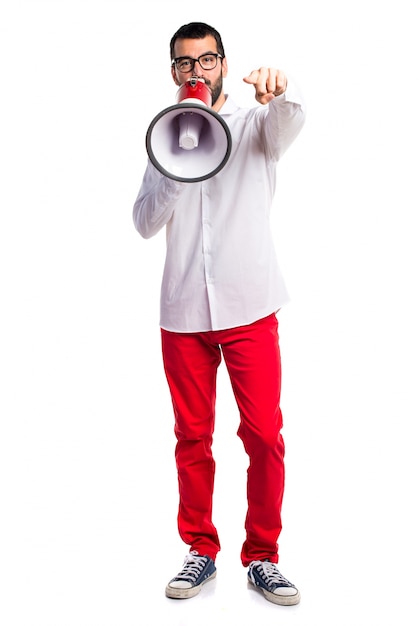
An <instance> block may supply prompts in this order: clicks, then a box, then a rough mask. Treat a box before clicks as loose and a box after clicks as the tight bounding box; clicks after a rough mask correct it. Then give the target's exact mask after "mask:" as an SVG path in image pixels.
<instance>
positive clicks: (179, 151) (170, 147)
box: [145, 77, 231, 183]
mask: <svg viewBox="0 0 418 626" xmlns="http://www.w3.org/2000/svg"><path fill="white" fill-rule="evenodd" d="M211 102H212V94H211V91H210V89H209V87H208V86H207V85H206V84H205V81H204V80H203V79H202V78H197V77H192V78H190V79H189V80H188V81H187V82H185V83H184V84H183V85H182V86H181V87H180V89H179V90H178V92H177V96H176V104H175V105H173V106H170V107H168V108H166V109H164V110H163V111H161V112H160V113H159V114H158V115H156V117H155V118H154V119H153V120H152V122H151V124H150V125H149V127H148V131H147V134H146V140H145V143H146V148H147V152H148V156H149V158H150V160H151V162H152V163H153V164H154V165H155V167H156V168H157V169H158V170H159V171H160V172H161V173H162V174H164V175H165V176H168V177H169V178H171V179H173V180H178V181H182V182H188V183H194V182H199V181H202V180H206V179H207V178H211V177H212V176H214V175H215V174H217V173H218V172H219V171H220V170H221V169H222V168H223V167H224V166H225V165H226V163H227V161H228V159H229V157H230V154H231V133H230V131H229V128H228V126H227V124H226V122H225V121H224V120H223V119H222V117H221V116H220V115H218V113H216V112H215V111H214V110H213V109H212V108H211Z"/></svg>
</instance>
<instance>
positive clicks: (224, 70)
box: [222, 57, 228, 78]
mask: <svg viewBox="0 0 418 626" xmlns="http://www.w3.org/2000/svg"><path fill="white" fill-rule="evenodd" d="M227 75H228V61H227V60H226V57H225V58H224V59H222V77H223V78H226V76H227Z"/></svg>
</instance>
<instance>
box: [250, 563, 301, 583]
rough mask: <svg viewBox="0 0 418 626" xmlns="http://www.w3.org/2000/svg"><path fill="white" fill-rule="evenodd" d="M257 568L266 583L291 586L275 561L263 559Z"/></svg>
mask: <svg viewBox="0 0 418 626" xmlns="http://www.w3.org/2000/svg"><path fill="white" fill-rule="evenodd" d="M256 567H257V570H258V571H259V572H260V574H261V576H262V578H263V579H264V580H265V581H266V583H267V585H272V584H276V585H280V586H281V587H291V586H292V584H291V583H290V582H289V581H288V580H287V579H286V578H285V577H284V576H283V575H282V574H281V573H280V572H279V570H278V568H277V566H276V564H275V563H271V562H270V561H263V562H262V563H259V564H258V565H257V566H256Z"/></svg>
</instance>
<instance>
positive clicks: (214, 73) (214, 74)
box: [171, 36, 228, 107]
mask: <svg viewBox="0 0 418 626" xmlns="http://www.w3.org/2000/svg"><path fill="white" fill-rule="evenodd" d="M208 53H210V54H218V50H217V47H216V41H215V38H214V37H212V36H208V37H205V38H204V39H177V41H176V43H175V46H174V56H175V58H176V59H177V58H179V57H190V58H191V59H198V58H199V57H200V56H202V55H204V54H208ZM227 71H228V66H227V62H226V59H219V58H218V60H217V63H216V66H215V67H214V68H213V69H212V70H205V69H203V68H202V67H201V66H200V64H199V63H198V62H197V61H196V62H195V63H194V65H193V66H192V67H191V69H190V71H189V72H180V70H178V69H177V68H176V67H175V66H172V68H171V73H172V76H173V79H174V82H175V83H176V85H179V86H180V85H182V84H183V83H185V82H186V81H187V80H189V79H190V78H191V77H192V76H197V77H198V78H203V80H204V81H205V83H206V85H207V86H208V87H209V89H210V90H211V92H212V106H213V107H214V106H215V104H216V102H217V101H218V99H219V97H220V96H221V95H223V77H224V76H226V74H227Z"/></svg>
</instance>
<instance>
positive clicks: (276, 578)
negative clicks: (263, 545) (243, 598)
mask: <svg viewBox="0 0 418 626" xmlns="http://www.w3.org/2000/svg"><path fill="white" fill-rule="evenodd" d="M248 580H249V582H250V583H252V584H253V585H254V586H255V587H257V589H260V591H262V592H263V593H264V596H265V597H266V598H267V600H269V601H270V602H274V603H275V604H282V605H284V606H289V605H292V604H298V603H299V602H300V593H299V591H298V590H297V589H296V587H295V585H293V584H292V583H291V582H289V581H288V580H287V579H286V578H285V577H284V576H282V574H281V573H280V572H279V570H278V567H277V565H276V564H275V563H270V561H252V562H251V563H250V567H249V569H248Z"/></svg>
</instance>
